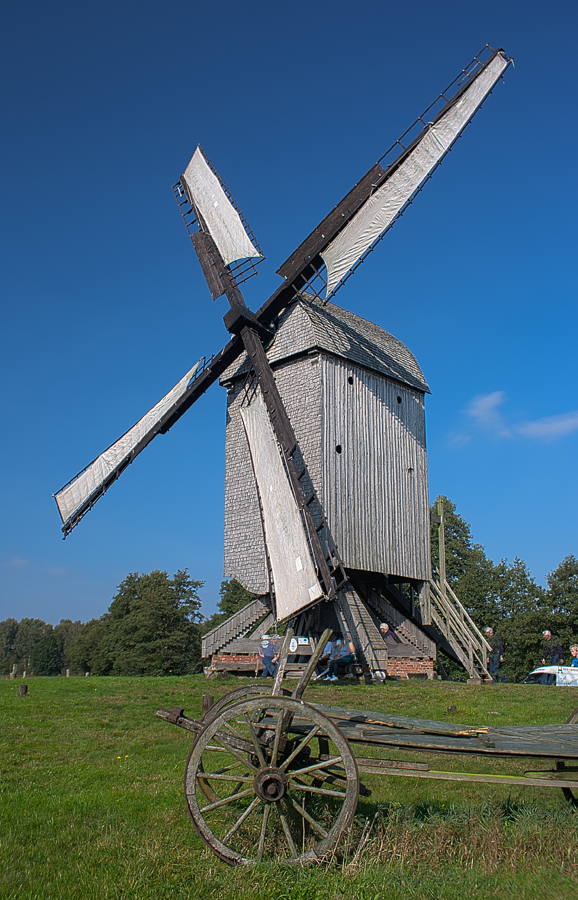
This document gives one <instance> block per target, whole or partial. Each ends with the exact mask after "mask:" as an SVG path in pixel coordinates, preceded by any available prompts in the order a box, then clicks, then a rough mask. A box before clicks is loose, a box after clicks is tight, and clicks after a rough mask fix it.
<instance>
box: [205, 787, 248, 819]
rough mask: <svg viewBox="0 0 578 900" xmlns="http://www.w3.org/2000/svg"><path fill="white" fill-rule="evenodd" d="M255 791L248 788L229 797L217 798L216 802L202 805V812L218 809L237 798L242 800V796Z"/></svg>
mask: <svg viewBox="0 0 578 900" xmlns="http://www.w3.org/2000/svg"><path fill="white" fill-rule="evenodd" d="M252 793H253V788H247V789H246V790H244V791H239V793H238V794H231V795H230V796H229V797H223V799H222V800H217V802H216V803H209V805H208V806H202V807H201V809H200V811H201V812H202V813H206V812H209V811H210V810H211V809H218V808H219V807H220V806H227V804H228V803H233V801H235V800H240V799H241V798H242V797H248V796H249V794H252Z"/></svg>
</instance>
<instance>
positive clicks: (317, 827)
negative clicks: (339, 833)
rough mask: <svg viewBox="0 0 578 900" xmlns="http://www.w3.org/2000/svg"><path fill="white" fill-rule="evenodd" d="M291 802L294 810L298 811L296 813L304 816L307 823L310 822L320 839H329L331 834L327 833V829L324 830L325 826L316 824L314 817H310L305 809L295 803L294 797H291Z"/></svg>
mask: <svg viewBox="0 0 578 900" xmlns="http://www.w3.org/2000/svg"><path fill="white" fill-rule="evenodd" d="M289 802H290V803H291V805H292V807H293V809H294V810H296V812H298V813H299V815H300V816H303V818H304V819H305V820H306V821H307V822H309V824H310V825H311V827H312V829H313V830H314V831H316V832H317V834H318V835H319V836H320V837H324V838H325V837H327V835H328V833H329V832H327V831H325V828H323V826H322V825H320V824H319V822H316V821H315V819H314V818H313V816H310V815H309V813H308V812H307V810H305V809H303V807H302V806H299V804H298V803H296V802H295V800H294V799H293V797H289Z"/></svg>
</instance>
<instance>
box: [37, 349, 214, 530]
mask: <svg viewBox="0 0 578 900" xmlns="http://www.w3.org/2000/svg"><path fill="white" fill-rule="evenodd" d="M201 362H202V359H200V360H199V361H198V362H197V363H195V365H194V366H193V368H192V369H190V370H189V371H188V372H187V374H186V375H185V376H184V377H183V378H181V380H180V381H179V383H178V384H176V385H175V386H174V388H173V389H172V390H171V391H169V393H168V394H167V395H166V396H165V397H163V399H162V400H160V401H159V402H158V403H157V404H156V406H154V407H153V408H152V409H151V410H150V411H149V412H148V413H147V414H146V415H145V416H143V417H142V419H139V421H138V422H137V423H136V425H133V427H132V428H131V429H130V430H129V431H127V432H126V433H125V434H123V436H122V437H121V438H119V439H118V441H116V443H114V444H112V446H110V447H109V448H108V450H105V451H104V453H101V454H100V456H99V457H97V458H96V459H95V460H94V462H92V463H91V464H90V465H89V466H87V467H86V469H84V471H83V472H81V473H80V474H79V475H77V476H76V478H74V479H73V480H72V481H71V482H69V484H67V485H66V486H65V487H63V488H62V490H60V491H58V493H57V494H55V495H54V498H55V500H56V503H57V505H58V509H59V511H60V516H61V518H62V521H63V522H67V521H68V519H70V517H71V516H72V515H74V513H75V512H76V511H77V510H78V509H80V507H81V506H82V504H83V503H84V502H85V501H86V500H88V498H89V497H91V496H92V495H93V494H94V492H95V491H96V490H98V488H99V487H100V486H101V485H102V483H103V482H104V481H105V480H106V478H108V476H109V475H111V474H112V473H113V472H114V470H115V469H118V468H119V467H120V466H121V465H122V463H123V462H124V461H125V460H126V459H127V458H128V457H129V456H130V455H131V453H132V452H133V451H134V450H135V449H136V447H137V446H138V445H139V444H141V443H142V442H143V441H145V440H146V438H147V437H148V436H149V435H151V432H154V431H155V428H156V426H157V425H158V423H159V422H160V421H161V419H162V418H163V416H164V415H165V413H167V412H168V411H169V410H170V409H171V407H172V406H173V404H174V403H176V401H177V400H179V399H180V398H181V397H182V395H183V394H184V393H185V391H186V390H187V387H188V385H189V382H190V380H191V378H192V377H193V375H194V374H195V372H196V371H197V369H198V368H199V366H200V365H201ZM152 437H154V434H153V435H152V436H151V440H152Z"/></svg>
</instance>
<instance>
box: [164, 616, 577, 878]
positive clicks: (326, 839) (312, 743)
mask: <svg viewBox="0 0 578 900" xmlns="http://www.w3.org/2000/svg"><path fill="white" fill-rule="evenodd" d="M291 636H292V632H288V633H287V635H286V638H285V641H284V646H283V650H282V653H281V656H280V661H279V669H278V672H277V677H276V679H275V682H274V684H273V688H272V690H270V689H269V688H268V686H266V685H250V686H248V687H242V688H239V689H237V690H234V691H231V692H230V693H229V694H226V695H225V696H224V697H222V698H221V699H220V700H219V701H218V702H217V703H216V704H215V705H214V706H213V707H212V708H211V709H210V710H209V711H208V712H207V713H206V714H205V716H204V718H203V719H202V720H195V719H192V718H189V717H188V716H185V715H184V710H183V709H181V708H175V709H174V710H172V711H169V710H166V709H160V710H159V711H158V712H157V714H156V715H157V716H158V717H159V718H161V719H164V720H165V721H168V722H171V723H172V724H175V725H178V726H180V727H182V728H185V729H187V730H189V731H191V732H193V733H194V734H195V740H194V743H193V746H192V749H191V751H190V754H189V757H188V760H187V764H186V768H185V799H186V803H187V809H188V812H189V815H190V817H191V819H192V822H193V824H194V826H195V828H196V830H197V832H198V834H199V835H200V837H201V838H202V839H203V841H205V843H206V844H207V845H208V846H209V847H210V848H211V850H212V851H213V852H214V853H215V854H216V855H217V856H218V857H219V858H220V859H222V860H224V861H225V862H227V863H229V864H231V865H239V864H241V865H249V864H252V863H255V862H264V861H270V860H276V861H283V862H287V863H290V864H302V863H307V862H311V861H314V860H318V859H320V858H322V857H323V856H325V855H326V854H327V853H329V852H330V851H331V850H333V849H334V848H335V846H336V845H337V843H338V841H339V840H340V838H341V837H342V836H343V835H344V834H345V833H347V831H348V830H349V828H350V826H351V822H352V820H353V817H354V815H355V811H356V809H357V803H358V798H359V795H360V792H361V793H370V792H369V791H367V789H366V788H365V787H364V786H363V785H362V784H360V781H359V773H371V774H372V775H374V774H386V775H391V776H400V777H411V778H429V779H436V780H442V781H443V780H448V781H468V782H479V783H486V784H488V783H489V784H502V785H504V784H507V785H523V786H533V787H544V788H558V789H561V790H562V791H563V794H564V796H565V797H566V799H567V800H569V801H571V802H573V803H576V800H575V797H574V793H573V789H575V788H578V710H575V711H574V712H573V713H572V714H571V715H570V717H569V718H568V721H567V722H566V723H565V724H564V725H533V726H518V727H509V728H508V727H506V728H491V727H486V726H480V727H473V726H467V725H463V726H462V725H455V724H452V723H447V722H438V721H432V720H428V719H416V718H410V717H405V716H393V715H389V714H385V713H377V712H368V711H365V710H358V709H349V708H343V707H333V706H325V705H323V704H317V703H314V704H312V703H305V702H304V701H303V693H304V691H305V688H306V686H307V684H308V683H309V680H310V678H311V676H312V675H313V673H314V671H315V666H316V664H317V662H318V658H319V656H320V655H321V651H322V648H323V647H324V646H325V641H326V639H327V637H328V634H325V635H323V637H322V638H321V640H320V641H319V644H318V647H317V650H316V652H315V653H314V654H313V655H312V657H311V659H310V661H309V665H308V666H307V669H306V670H305V671H304V672H303V674H302V676H301V678H300V680H299V682H298V684H297V686H296V687H295V690H294V691H293V692H292V693H291V694H289V692H288V691H284V690H282V688H281V680H282V677H283V671H284V666H285V664H286V660H287V655H288V650H289V641H290V638H291ZM352 745H366V746H371V747H373V748H378V749H379V750H380V752H381V753H385V752H386V751H389V752H392V751H399V750H412V751H429V752H430V753H431V752H432V751H433V752H440V753H445V754H455V755H460V756H463V757H471V758H472V759H474V758H479V757H488V756H490V757H496V756H498V757H502V758H510V759H520V758H523V759H528V760H533V761H538V760H541V761H542V762H543V761H544V760H547V761H550V762H551V763H552V765H553V768H552V769H550V770H548V771H540V772H534V771H530V772H527V773H526V775H508V774H506V775H489V774H484V773H481V772H480V773H462V772H452V771H441V770H440V771H438V770H437V769H436V770H433V769H431V768H430V766H429V765H428V764H427V763H424V762H405V761H401V760H399V759H393V758H388V757H387V756H385V755H384V756H381V755H380V756H379V757H377V758H373V757H362V756H358V755H355V754H354V753H353V750H352Z"/></svg>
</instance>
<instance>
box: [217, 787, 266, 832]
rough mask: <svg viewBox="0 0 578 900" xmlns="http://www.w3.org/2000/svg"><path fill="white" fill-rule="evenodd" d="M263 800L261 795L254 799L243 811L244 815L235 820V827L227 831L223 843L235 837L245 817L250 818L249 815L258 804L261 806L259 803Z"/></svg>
mask: <svg viewBox="0 0 578 900" xmlns="http://www.w3.org/2000/svg"><path fill="white" fill-rule="evenodd" d="M261 802H262V801H261V800H260V799H259V797H255V799H254V800H253V801H252V803H250V804H249V806H248V807H247V809H246V810H245V812H244V813H243V815H242V816H239V818H238V819H237V821H236V822H235V824H234V825H233V827H232V828H231V829H230V830H229V831H228V832H227V834H226V835H225V837H224V838H223V843H224V844H226V843H227V841H228V840H229V839H230V838H232V837H233V835H234V834H235V832H236V831H237V829H238V828H240V827H241V825H242V824H243V822H244V821H245V819H248V818H249V816H250V815H251V813H252V812H253V810H254V809H255V807H256V806H259V804H260V803H261Z"/></svg>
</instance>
